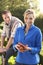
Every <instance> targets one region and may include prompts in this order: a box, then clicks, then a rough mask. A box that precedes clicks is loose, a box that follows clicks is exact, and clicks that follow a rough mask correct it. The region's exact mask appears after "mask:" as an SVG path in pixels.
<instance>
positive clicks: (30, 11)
mask: <svg viewBox="0 0 43 65" xmlns="http://www.w3.org/2000/svg"><path fill="white" fill-rule="evenodd" d="M25 14H33V16H34V17H35V11H34V10H33V9H27V10H26V11H25V12H24V14H23V15H25Z"/></svg>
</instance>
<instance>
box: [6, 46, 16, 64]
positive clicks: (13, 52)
mask: <svg viewBox="0 0 43 65" xmlns="http://www.w3.org/2000/svg"><path fill="white" fill-rule="evenodd" d="M15 53H16V52H15V51H14V50H13V47H12V46H11V47H10V48H9V50H8V51H7V52H6V55H5V65H9V63H8V59H9V58H10V57H11V56H14V55H15Z"/></svg>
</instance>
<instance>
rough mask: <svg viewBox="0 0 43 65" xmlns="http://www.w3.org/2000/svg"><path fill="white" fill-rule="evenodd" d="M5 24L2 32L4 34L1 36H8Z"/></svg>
mask: <svg viewBox="0 0 43 65" xmlns="http://www.w3.org/2000/svg"><path fill="white" fill-rule="evenodd" d="M5 30H6V29H5V24H4V26H3V31H2V34H1V36H6V32H5Z"/></svg>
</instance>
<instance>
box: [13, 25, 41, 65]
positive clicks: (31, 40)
mask: <svg viewBox="0 0 43 65" xmlns="http://www.w3.org/2000/svg"><path fill="white" fill-rule="evenodd" d="M24 30H25V27H24V26H23V27H20V28H18V29H17V31H16V34H15V38H14V42H13V49H14V50H15V47H14V46H15V45H16V44H17V43H18V42H21V43H22V44H24V45H28V46H29V47H30V48H31V49H32V50H31V51H29V50H28V51H25V52H20V51H18V54H17V57H16V62H19V63H23V64H37V63H39V55H38V53H39V52H40V49H41V42H42V33H41V30H40V29H39V28H38V27H36V26H35V25H32V26H31V27H30V29H29V30H28V32H27V34H26V35H25V31H24Z"/></svg>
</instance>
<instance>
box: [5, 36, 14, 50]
mask: <svg viewBox="0 0 43 65" xmlns="http://www.w3.org/2000/svg"><path fill="white" fill-rule="evenodd" d="M12 43H13V38H12V37H10V39H9V41H8V43H7V45H6V50H8V49H9V47H10V46H11V45H12Z"/></svg>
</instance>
